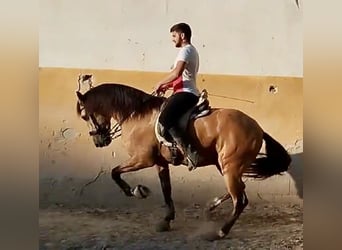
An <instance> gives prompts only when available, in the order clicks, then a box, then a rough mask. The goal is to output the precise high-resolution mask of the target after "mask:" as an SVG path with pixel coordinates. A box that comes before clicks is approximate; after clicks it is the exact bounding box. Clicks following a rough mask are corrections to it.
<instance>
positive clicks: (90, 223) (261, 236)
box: [39, 202, 303, 250]
mask: <svg viewBox="0 0 342 250" xmlns="http://www.w3.org/2000/svg"><path fill="white" fill-rule="evenodd" d="M203 208H204V207H201V206H200V205H198V204H192V205H191V206H189V207H177V206H176V209H177V210H176V211H177V213H176V220H175V221H174V222H173V223H172V225H171V226H172V230H171V231H170V232H163V233H158V232H156V231H155V224H156V219H159V218H162V215H163V212H164V210H163V208H162V207H161V206H158V205H156V206H155V207H149V208H147V207H130V208H129V207H127V208H113V209H103V208H77V209H75V208H73V209H70V208H65V207H62V206H56V205H55V206H50V207H48V208H44V209H41V210H40V214H39V228H40V244H39V245H40V249H129V250H133V249H137V250H138V249H151V250H152V249H170V250H171V249H303V209H302V208H303V207H302V205H298V204H293V203H291V204H290V203H280V202H257V203H255V202H250V205H248V207H247V208H246V209H245V211H244V212H243V214H242V215H241V217H240V219H239V220H238V221H237V223H236V224H235V226H234V227H233V229H232V231H231V232H230V234H229V235H228V237H226V238H225V239H223V240H219V241H216V242H207V241H205V240H202V239H201V237H200V235H201V234H203V232H205V231H207V230H209V229H210V228H212V226H213V225H214V224H215V223H217V222H218V221H219V219H221V218H223V217H224V216H225V215H228V213H229V212H230V209H231V205H230V203H229V202H225V203H223V204H222V205H221V207H218V208H217V209H216V210H215V211H214V212H213V214H212V219H211V221H208V220H206V219H205V216H204V213H203V211H204V209H203Z"/></svg>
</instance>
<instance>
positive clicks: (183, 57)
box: [156, 23, 200, 169]
mask: <svg viewBox="0 0 342 250" xmlns="http://www.w3.org/2000/svg"><path fill="white" fill-rule="evenodd" d="M170 33H171V36H172V41H173V42H174V43H175V47H176V48H180V50H179V52H178V55H177V57H176V60H175V62H174V65H173V69H172V71H171V72H170V73H169V74H168V75H167V76H166V77H165V78H164V79H163V80H161V81H160V82H158V84H157V90H156V91H157V93H161V92H163V93H164V92H165V91H166V90H167V89H170V88H172V89H173V94H172V95H171V96H170V97H169V98H168V101H167V103H166V105H165V107H164V109H163V110H162V112H161V114H160V117H159V122H160V124H161V125H162V126H163V128H164V130H165V131H168V132H169V134H170V135H171V136H172V137H173V139H174V141H175V142H176V143H177V144H178V145H180V146H181V147H182V149H183V152H184V153H185V154H186V156H187V159H188V166H189V167H190V168H192V169H193V168H195V167H196V165H197V162H198V153H197V151H196V149H195V148H194V146H193V145H192V144H191V143H190V138H188V136H187V133H186V131H181V129H180V128H179V127H178V122H179V120H180V118H181V117H182V115H183V114H185V113H186V112H187V111H188V110H189V109H191V108H192V107H193V106H195V104H196V103H197V102H198V100H199V95H200V92H199V90H198V89H197V87H196V75H197V72H198V68H199V56H198V52H197V50H196V48H195V47H194V46H193V45H192V44H191V28H190V26H189V25H188V24H186V23H178V24H175V25H173V26H172V27H171V29H170Z"/></svg>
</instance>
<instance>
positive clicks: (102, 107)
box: [77, 83, 166, 120]
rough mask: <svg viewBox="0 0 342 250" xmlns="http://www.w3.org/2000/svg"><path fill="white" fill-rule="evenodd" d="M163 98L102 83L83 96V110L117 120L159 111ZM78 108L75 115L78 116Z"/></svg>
mask: <svg viewBox="0 0 342 250" xmlns="http://www.w3.org/2000/svg"><path fill="white" fill-rule="evenodd" d="M165 99H166V98H164V97H157V96H152V95H150V94H147V93H145V92H144V91H141V90H139V89H136V88H133V87H130V86H127V85H123V84H117V83H102V84H101V85H98V86H96V87H94V88H92V89H90V90H89V91H88V92H86V93H85V94H84V108H85V109H86V111H87V112H89V113H93V112H96V113H100V114H103V115H113V116H115V117H116V118H117V119H119V120H123V119H127V118H128V117H129V116H131V115H132V117H137V116H140V117H141V116H144V115H146V114H148V113H150V112H152V111H153V110H155V109H160V107H161V105H162V103H163V102H164V101H165ZM80 112H81V110H80V106H79V104H78V105H77V113H78V114H79V115H80Z"/></svg>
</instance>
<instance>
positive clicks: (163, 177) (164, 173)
mask: <svg viewBox="0 0 342 250" xmlns="http://www.w3.org/2000/svg"><path fill="white" fill-rule="evenodd" d="M156 167H157V171H158V176H159V180H160V185H161V188H162V191H163V195H164V201H165V204H166V216H165V217H164V218H163V220H162V221H160V222H159V223H158V224H157V227H156V230H157V231H158V232H164V231H169V230H170V221H171V220H174V219H175V207H174V204H173V200H172V197H171V181H170V170H169V166H168V164H167V163H166V164H164V165H163V166H160V165H156Z"/></svg>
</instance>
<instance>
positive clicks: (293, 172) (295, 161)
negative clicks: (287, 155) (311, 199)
mask: <svg viewBox="0 0 342 250" xmlns="http://www.w3.org/2000/svg"><path fill="white" fill-rule="evenodd" d="M291 158H292V163H291V165H290V167H289V170H288V171H287V172H288V173H289V175H290V176H291V178H292V179H293V181H294V183H295V187H296V190H297V195H298V197H299V198H301V199H303V153H297V154H292V155H291Z"/></svg>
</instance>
